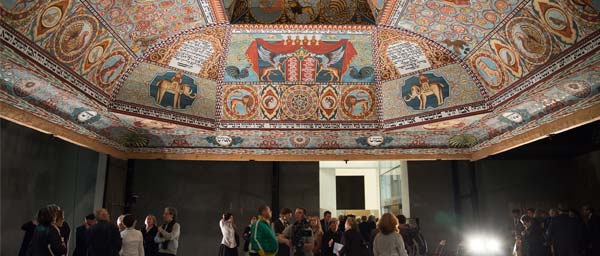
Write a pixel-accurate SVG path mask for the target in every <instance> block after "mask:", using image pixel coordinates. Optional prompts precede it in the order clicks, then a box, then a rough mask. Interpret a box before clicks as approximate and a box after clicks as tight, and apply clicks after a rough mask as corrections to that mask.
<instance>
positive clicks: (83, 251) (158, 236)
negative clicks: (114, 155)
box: [19, 204, 181, 256]
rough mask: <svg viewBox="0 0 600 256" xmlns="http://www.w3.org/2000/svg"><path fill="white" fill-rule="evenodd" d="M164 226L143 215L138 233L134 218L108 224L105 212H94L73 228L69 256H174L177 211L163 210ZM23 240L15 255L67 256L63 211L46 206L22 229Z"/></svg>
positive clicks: (176, 246)
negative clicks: (71, 247)
mask: <svg viewBox="0 0 600 256" xmlns="http://www.w3.org/2000/svg"><path fill="white" fill-rule="evenodd" d="M162 219H163V222H164V224H163V225H161V226H158V224H157V221H156V217H155V216H153V215H148V216H146V219H145V223H144V224H145V225H144V226H143V227H142V229H141V230H137V229H135V227H136V223H137V220H136V217H135V216H134V215H132V214H124V215H121V216H119V218H118V219H117V223H116V224H114V223H112V222H110V214H109V212H108V210H106V209H103V208H102V209H98V210H96V211H95V213H94V214H89V215H87V216H86V217H85V220H84V222H83V225H81V226H79V227H77V228H76V229H75V249H74V251H73V256H144V255H146V256H170V255H176V254H177V248H178V247H179V243H178V241H179V234H180V230H181V228H180V225H179V223H177V221H176V219H177V210H176V209H175V208H173V207H166V208H165V209H164V212H163V215H162ZM21 228H22V229H23V231H25V237H24V239H23V243H22V244H21V249H20V251H19V256H50V255H53V256H59V255H70V254H69V253H68V252H67V248H68V247H67V244H68V242H69V237H70V233H71V230H70V227H69V225H68V224H67V222H65V221H64V211H63V210H62V209H61V208H60V207H59V206H57V205H54V204H52V205H48V206H46V207H43V208H42V209H40V210H39V211H38V214H37V216H36V217H35V218H34V219H33V220H32V221H29V222H27V223H25V224H24V225H23V226H22V227H21Z"/></svg>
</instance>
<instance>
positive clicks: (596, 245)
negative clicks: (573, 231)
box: [582, 205, 600, 256]
mask: <svg viewBox="0 0 600 256" xmlns="http://www.w3.org/2000/svg"><path fill="white" fill-rule="evenodd" d="M582 210H583V211H582V212H583V216H584V217H586V218H587V222H586V245H587V248H586V249H587V250H588V255H591V256H599V255H600V216H598V214H597V213H595V212H594V209H592V207H590V206H589V205H585V206H583V207H582Z"/></svg>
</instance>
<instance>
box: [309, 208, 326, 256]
mask: <svg viewBox="0 0 600 256" xmlns="http://www.w3.org/2000/svg"><path fill="white" fill-rule="evenodd" d="M308 221H309V222H308V223H309V225H310V229H312V231H313V234H314V235H315V246H314V247H313V255H314V256H321V242H322V241H321V240H322V239H323V229H321V220H320V219H319V217H317V216H311V217H310V218H308Z"/></svg>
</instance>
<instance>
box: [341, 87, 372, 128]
mask: <svg viewBox="0 0 600 256" xmlns="http://www.w3.org/2000/svg"><path fill="white" fill-rule="evenodd" d="M340 104H341V108H342V112H344V114H345V115H346V116H347V117H349V118H351V119H355V120H360V119H365V118H368V117H370V116H371V115H372V114H373V109H374V105H375V96H374V93H373V91H372V90H371V89H370V88H368V87H365V86H358V87H352V88H349V89H347V90H345V92H343V94H342V102H340Z"/></svg>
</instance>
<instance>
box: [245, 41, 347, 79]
mask: <svg viewBox="0 0 600 256" xmlns="http://www.w3.org/2000/svg"><path fill="white" fill-rule="evenodd" d="M259 45H260V46H262V47H263V48H265V49H266V50H268V51H269V52H272V53H276V54H288V53H293V52H295V51H297V50H298V49H300V48H304V49H305V50H307V51H308V52H310V53H313V54H327V53H330V52H333V51H335V50H337V49H339V48H340V47H342V46H345V51H344V56H343V57H342V69H341V70H340V71H341V73H340V74H343V73H344V72H346V70H347V69H348V66H349V65H350V63H351V61H352V58H354V56H356V50H355V49H354V46H352V43H350V42H349V41H348V39H341V40H339V41H337V42H324V41H320V40H319V41H312V42H311V43H310V45H309V44H307V43H302V44H300V43H299V42H298V41H296V43H295V44H292V43H291V41H288V42H286V41H285V40H282V41H277V42H267V41H265V40H264V39H261V38H257V39H256V40H254V41H253V42H252V43H251V44H250V47H248V50H246V56H247V57H248V60H249V61H250V64H252V69H253V70H254V72H256V73H257V74H260V73H259V67H258V60H259V57H258V46H259Z"/></svg>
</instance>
